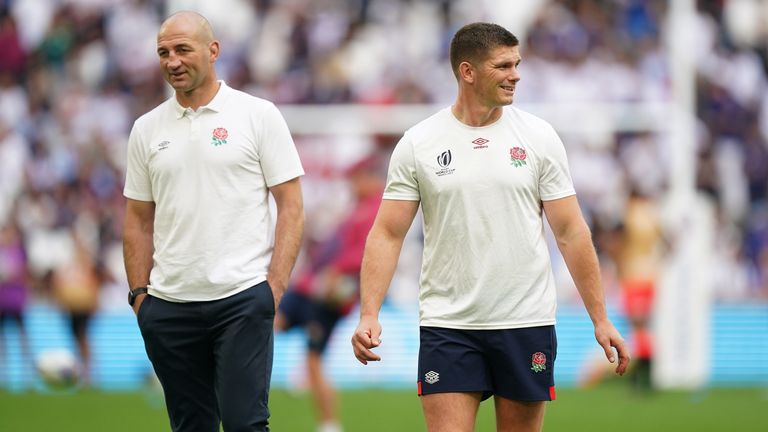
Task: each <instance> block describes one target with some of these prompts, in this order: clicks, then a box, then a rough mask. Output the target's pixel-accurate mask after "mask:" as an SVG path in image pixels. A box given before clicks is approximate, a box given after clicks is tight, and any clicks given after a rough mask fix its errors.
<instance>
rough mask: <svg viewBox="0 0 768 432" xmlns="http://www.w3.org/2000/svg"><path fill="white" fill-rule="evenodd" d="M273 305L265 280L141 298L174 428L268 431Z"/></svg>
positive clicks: (182, 431)
mask: <svg viewBox="0 0 768 432" xmlns="http://www.w3.org/2000/svg"><path fill="white" fill-rule="evenodd" d="M274 305H275V304H274V298H273V296H272V290H271V289H270V287H269V285H267V283H266V282H262V283H260V284H258V285H256V286H253V287H251V288H249V289H247V290H245V291H242V292H240V293H238V294H235V295H233V296H231V297H227V298H224V299H221V300H215V301H207V302H191V303H174V302H168V301H165V300H161V299H159V298H157V297H151V296H147V297H146V298H145V299H144V301H143V302H142V304H141V308H140V309H139V313H138V317H137V318H138V323H139V329H140V330H141V335H142V337H143V338H144V346H145V348H146V350H147V356H148V357H149V360H150V361H151V362H152V366H153V367H154V369H155V373H156V374H157V377H158V378H159V379H160V383H161V384H162V386H163V392H164V394H165V403H166V407H167V409H168V416H169V418H170V422H171V429H172V430H173V431H174V432H198V431H199V432H218V431H219V426H220V424H221V425H223V426H224V431H226V432H240V431H243V432H244V431H269V421H268V419H269V409H268V408H267V403H268V399H269V383H270V379H271V375H272V355H273V344H274V339H273V330H272V326H273V322H274V318H275V306H274Z"/></svg>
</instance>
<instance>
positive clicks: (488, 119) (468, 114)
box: [451, 95, 503, 127]
mask: <svg viewBox="0 0 768 432" xmlns="http://www.w3.org/2000/svg"><path fill="white" fill-rule="evenodd" d="M451 112H453V115H454V116H455V117H456V119H457V120H458V121H460V122H462V123H464V124H465V125H467V126H472V127H482V126H488V125H489V124H491V123H493V122H495V121H496V120H498V119H499V117H501V113H502V112H503V108H502V107H501V106H493V107H487V106H484V105H482V104H481V103H479V102H478V101H477V100H475V99H472V100H468V99H467V98H462V97H461V95H459V97H458V98H456V102H455V103H454V104H453V105H452V106H451Z"/></svg>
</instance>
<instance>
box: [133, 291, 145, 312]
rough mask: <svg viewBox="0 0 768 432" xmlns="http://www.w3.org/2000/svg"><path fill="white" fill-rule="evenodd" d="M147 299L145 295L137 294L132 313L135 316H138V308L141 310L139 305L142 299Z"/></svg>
mask: <svg viewBox="0 0 768 432" xmlns="http://www.w3.org/2000/svg"><path fill="white" fill-rule="evenodd" d="M146 298H147V294H146V293H144V294H139V295H137V296H136V300H134V301H133V306H132V307H133V313H134V314H136V315H137V316H138V315H139V308H141V304H142V303H143V302H144V299H146Z"/></svg>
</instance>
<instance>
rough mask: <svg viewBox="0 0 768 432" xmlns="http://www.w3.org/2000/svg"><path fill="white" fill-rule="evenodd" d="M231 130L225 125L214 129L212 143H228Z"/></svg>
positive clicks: (216, 144) (217, 144) (218, 144)
mask: <svg viewBox="0 0 768 432" xmlns="http://www.w3.org/2000/svg"><path fill="white" fill-rule="evenodd" d="M228 136H229V132H227V130H226V129H224V128H223V127H219V128H216V129H214V130H213V137H212V138H211V144H213V145H215V146H220V145H222V144H226V143H227V137H228Z"/></svg>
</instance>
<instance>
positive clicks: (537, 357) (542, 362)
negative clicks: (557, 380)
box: [531, 351, 547, 372]
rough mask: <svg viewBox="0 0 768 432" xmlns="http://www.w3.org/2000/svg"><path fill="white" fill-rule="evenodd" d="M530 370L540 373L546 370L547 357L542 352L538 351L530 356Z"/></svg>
mask: <svg viewBox="0 0 768 432" xmlns="http://www.w3.org/2000/svg"><path fill="white" fill-rule="evenodd" d="M531 366H533V367H531V370H532V371H534V372H541V371H543V370H546V369H547V356H545V355H544V353H543V352H541V351H539V352H537V353H534V354H533V355H532V356H531Z"/></svg>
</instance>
